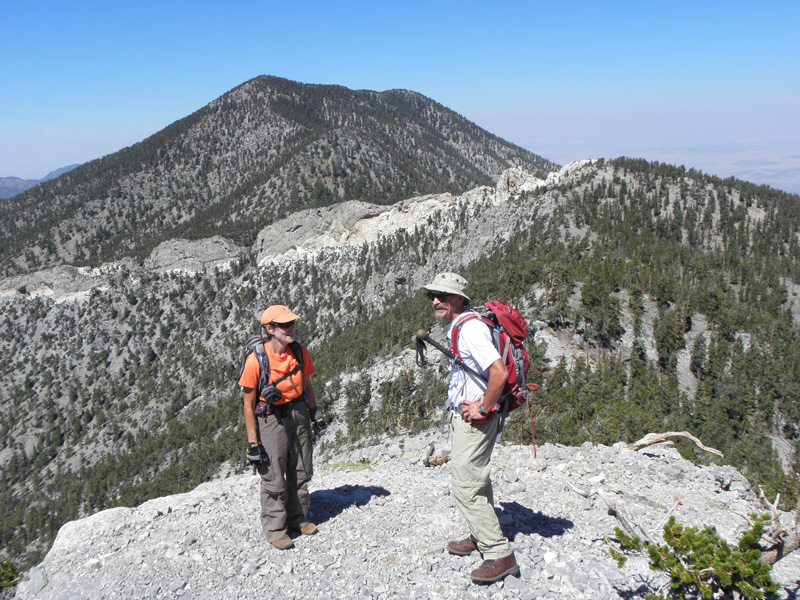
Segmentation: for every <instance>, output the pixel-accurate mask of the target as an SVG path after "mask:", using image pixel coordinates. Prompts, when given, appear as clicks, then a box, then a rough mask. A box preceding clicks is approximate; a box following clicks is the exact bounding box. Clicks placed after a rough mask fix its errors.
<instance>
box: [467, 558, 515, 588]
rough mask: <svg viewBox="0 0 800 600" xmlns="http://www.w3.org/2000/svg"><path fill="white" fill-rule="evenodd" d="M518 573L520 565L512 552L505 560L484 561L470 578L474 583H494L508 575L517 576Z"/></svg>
mask: <svg viewBox="0 0 800 600" xmlns="http://www.w3.org/2000/svg"><path fill="white" fill-rule="evenodd" d="M517 573H519V565H518V564H517V559H516V558H515V557H514V553H513V552H512V553H511V554H509V555H508V556H504V557H503V558H497V559H494V560H492V559H489V560H485V561H483V564H481V566H480V567H478V568H477V569H475V570H474V571H473V572H472V573H470V574H469V576H470V577H472V579H473V580H474V581H483V582H492V581H498V580H500V579H502V578H503V577H505V576H506V575H516V574H517Z"/></svg>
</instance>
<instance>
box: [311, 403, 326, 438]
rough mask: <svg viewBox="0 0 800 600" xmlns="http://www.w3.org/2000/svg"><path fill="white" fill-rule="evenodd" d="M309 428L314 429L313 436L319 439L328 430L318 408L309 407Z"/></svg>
mask: <svg viewBox="0 0 800 600" xmlns="http://www.w3.org/2000/svg"><path fill="white" fill-rule="evenodd" d="M311 429H312V430H313V431H314V438H315V439H317V440H318V439H319V438H321V437H322V436H323V435H325V432H326V431H327V430H328V424H327V423H326V422H325V419H323V418H322V413H320V410H319V408H313V409H311Z"/></svg>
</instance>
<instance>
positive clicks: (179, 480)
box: [0, 159, 800, 564]
mask: <svg viewBox="0 0 800 600" xmlns="http://www.w3.org/2000/svg"><path fill="white" fill-rule="evenodd" d="M798 201H799V199H798V197H797V196H793V195H788V194H784V193H781V192H776V191H775V190H772V189H770V188H765V187H755V186H751V185H749V184H746V183H743V182H739V181H734V180H724V181H722V180H718V179H715V178H711V177H707V176H704V175H702V174H700V173H696V172H693V171H688V172H687V171H686V170H685V169H683V168H676V167H670V166H667V165H659V164H651V163H645V162H643V161H631V160H627V159H619V160H616V161H612V162H604V161H595V162H589V161H586V162H583V163H576V164H572V165H568V166H567V167H565V168H564V169H562V170H561V171H560V172H558V173H552V174H551V175H550V176H549V177H548V178H547V180H542V179H539V178H537V177H535V176H534V175H533V174H531V173H528V172H526V171H524V170H523V169H511V170H509V171H506V172H505V173H503V174H502V175H501V176H500V177H499V179H498V181H497V184H496V185H495V186H494V187H490V186H479V187H476V188H474V189H472V190H470V191H468V192H466V193H464V194H460V195H452V194H434V195H425V196H419V197H415V198H411V199H408V200H403V201H401V202H397V203H395V204H393V205H391V206H380V205H377V204H367V203H362V202H345V203H340V204H337V205H335V206H330V207H327V208H314V209H309V210H305V211H301V212H299V213H296V214H293V215H291V216H289V217H287V218H286V219H282V220H280V221H276V222H274V223H272V224H271V225H269V226H267V227H265V228H264V229H263V230H262V231H261V233H260V234H259V235H258V236H257V237H256V239H255V241H254V243H253V244H252V245H248V246H237V245H235V244H233V243H231V242H228V241H226V240H223V239H222V238H213V239H208V240H205V241H199V242H187V241H181V240H171V241H169V242H165V243H164V244H162V245H161V246H159V247H158V248H157V249H156V250H155V251H154V252H153V253H152V254H151V255H150V256H149V257H148V258H147V259H146V260H145V261H143V262H138V261H136V260H131V259H125V260H121V261H117V262H114V263H108V264H105V265H103V266H102V267H101V268H75V267H67V266H62V267H58V268H56V269H51V270H45V271H41V272H38V273H33V274H30V275H24V276H16V277H13V278H6V279H4V280H2V281H0V310H2V314H1V315H0V400H1V401H0V411H2V418H0V439H1V440H2V447H1V448H0V468H2V472H1V474H0V515H2V518H1V519H0V544H1V545H2V548H4V551H5V552H6V553H8V554H10V555H12V556H14V557H16V558H17V560H19V561H20V562H21V563H23V564H25V563H26V562H27V563H30V562H31V561H35V560H36V559H37V557H39V556H41V552H42V551H43V550H45V549H46V548H47V545H48V544H49V542H50V541H51V540H52V537H53V536H54V535H55V532H56V531H57V529H58V527H59V526H60V525H61V524H62V523H63V522H65V521H67V520H70V519H74V518H76V517H78V516H82V515H86V514H89V513H92V512H94V511H96V510H99V509H101V508H106V507H110V506H115V505H118V504H125V505H131V504H135V503H138V502H141V501H143V500H145V499H147V498H151V497H155V496H160V495H164V494H167V493H175V492H179V491H184V490H187V489H190V488H191V487H193V486H194V485H196V484H197V483H198V482H200V481H204V480H207V479H209V478H211V477H213V476H214V474H215V473H217V472H218V471H219V470H220V469H228V468H231V467H233V468H242V467H243V461H242V459H241V443H242V440H243V439H244V438H243V435H244V434H243V430H242V424H241V416H240V415H241V400H240V398H239V396H238V392H237V391H236V390H235V388H234V385H233V380H234V375H235V365H234V357H235V354H236V352H237V351H238V348H239V347H240V346H241V344H242V342H243V340H244V339H245V338H246V337H247V335H249V334H251V333H254V332H255V331H256V329H257V318H258V315H260V313H261V311H262V310H263V308H264V307H265V306H266V305H268V304H271V303H276V302H281V303H286V304H289V305H290V306H292V308H293V309H294V310H296V311H297V312H298V313H299V314H300V315H302V317H303V319H302V321H301V324H302V327H301V329H300V332H299V337H300V338H301V339H302V340H303V341H305V342H307V343H308V344H309V346H310V348H311V350H312V353H313V356H314V362H315V364H316V365H317V368H318V371H317V373H316V374H315V381H316V383H315V386H316V388H317V389H318V396H319V400H320V402H321V404H322V406H323V407H324V410H325V411H326V413H327V415H328V416H329V418H330V419H331V421H332V423H333V426H332V430H331V433H330V434H329V436H328V438H327V439H326V440H325V441H323V443H324V444H326V445H335V444H339V443H343V442H345V441H347V442H350V443H352V442H356V441H357V440H359V439H367V438H370V437H373V436H377V435H383V434H385V433H387V432H389V433H402V432H409V431H415V430H418V429H420V428H426V427H433V426H436V423H437V418H438V410H437V407H439V406H440V405H441V399H442V395H443V393H444V388H443V382H442V381H441V380H438V379H437V377H436V372H435V362H434V361H431V366H429V367H426V368H418V367H416V366H415V365H414V358H413V356H414V354H413V346H412V344H411V340H412V338H413V334H414V332H415V331H416V330H417V329H418V328H419V327H433V326H434V324H433V318H432V315H431V311H430V306H429V303H428V302H427V301H426V300H425V299H424V297H423V296H422V294H421V293H419V291H418V290H419V286H420V285H422V284H424V283H426V282H427V281H428V280H429V278H430V277H431V276H432V275H433V274H434V273H435V272H437V271H441V270H450V269H452V270H457V271H460V272H462V273H463V274H464V275H465V276H466V277H467V279H468V280H469V281H470V291H471V295H472V297H473V299H474V300H475V301H476V302H481V301H483V300H485V299H487V298H501V299H504V300H510V301H513V302H514V303H516V304H517V305H518V306H519V307H520V308H521V309H522V310H523V312H524V313H525V315H526V317H527V318H528V320H529V322H530V323H531V325H532V327H531V329H532V335H531V336H530V338H529V340H528V349H529V352H530V354H531V357H532V368H531V373H530V379H531V380H532V381H535V382H539V383H542V384H543V385H542V391H541V392H539V393H537V394H535V395H534V396H533V398H532V401H531V410H532V414H533V416H534V421H535V425H536V436H537V440H538V441H540V442H544V441H551V442H557V443H565V444H576V445H577V444H579V443H581V442H583V441H586V440H589V441H593V442H602V443H609V442H610V443H613V442H616V441H619V440H627V441H632V440H633V439H637V438H638V437H641V436H642V435H644V434H645V433H647V432H648V431H663V430H676V429H677V430H683V429H686V430H689V431H691V432H692V433H694V434H695V435H697V436H698V437H700V438H701V439H702V440H703V441H704V442H705V443H706V444H708V445H710V446H714V447H716V448H718V449H720V450H721V451H722V452H724V453H725V458H724V461H725V462H729V463H731V464H734V465H735V466H736V467H737V468H739V469H740V470H742V472H743V473H745V474H746V475H747V476H748V477H749V478H750V479H751V481H753V482H754V483H760V484H764V485H765V487H766V488H767V489H768V490H770V491H772V492H774V491H776V490H781V491H783V492H784V497H785V498H786V497H787V494H788V498H790V499H791V498H792V494H793V493H794V492H793V485H792V480H791V478H790V477H789V476H787V473H790V472H791V471H792V469H797V468H798V466H800V465H798V461H797V453H795V452H794V446H795V444H796V440H797V436H798V427H799V426H800V409H798V406H800V402H798V401H799V400H800V364H798V360H797V358H798V357H797V347H798V343H797V342H798V340H797V337H798V325H797V317H796V313H797V305H798V299H797V296H796V293H797V291H796V284H797V281H798V279H799V278H800V273H798V230H800V227H799V226H798V212H797V207H798ZM433 331H434V332H439V334H440V329H438V328H437V327H434V329H433ZM429 358H433V357H429ZM527 420H528V415H527V414H525V411H517V413H515V414H514V417H513V419H512V420H511V423H510V424H509V425H508V426H507V430H506V433H505V434H504V435H505V436H506V440H507V441H509V442H511V441H513V440H522V439H524V438H525V436H528V437H529V435H530V434H529V433H526V432H527V431H528V430H529V426H528V424H527ZM777 444H780V445H781V446H780V447H782V448H784V449H785V450H786V451H785V452H784V454H783V459H784V466H783V468H782V467H781V464H780V461H779V458H780V457H779V455H778V454H777V453H776V452H775V450H774V448H775V447H777V446H776V445H777ZM683 450H684V452H686V454H687V455H689V456H692V457H693V458H695V459H696V460H706V458H707V457H703V456H694V455H693V453H694V450H693V448H683Z"/></svg>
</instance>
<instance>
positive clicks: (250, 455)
mask: <svg viewBox="0 0 800 600" xmlns="http://www.w3.org/2000/svg"><path fill="white" fill-rule="evenodd" d="M244 455H245V456H246V457H247V460H249V461H250V463H251V464H254V465H260V464H261V463H262V462H263V463H267V464H269V457H268V456H267V451H266V450H265V449H264V446H262V445H261V444H259V443H257V442H253V443H252V444H247V448H245V451H244Z"/></svg>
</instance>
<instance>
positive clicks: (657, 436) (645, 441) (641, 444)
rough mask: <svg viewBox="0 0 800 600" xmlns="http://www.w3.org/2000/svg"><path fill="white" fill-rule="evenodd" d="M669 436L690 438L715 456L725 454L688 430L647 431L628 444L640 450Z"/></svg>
mask: <svg viewBox="0 0 800 600" xmlns="http://www.w3.org/2000/svg"><path fill="white" fill-rule="evenodd" d="M670 437H685V438H688V439H690V440H692V441H693V442H694V443H695V444H696V445H697V447H698V448H701V449H702V450H705V451H706V452H711V453H712V454H716V455H717V456H725V455H724V454H722V452H720V451H719V450H717V449H716V448H710V447H708V446H706V445H705V444H703V442H701V441H700V440H698V439H697V438H696V437H694V436H693V435H692V434H691V433H689V432H688V431H666V432H664V433H648V434H647V435H646V436H644V437H643V438H642V439H640V440H639V441H638V442H634V443H633V444H631V445H630V446H628V447H629V448H630V449H631V450H640V449H642V448H646V447H647V446H652V445H653V444H659V443H661V442H666V441H667V438H670Z"/></svg>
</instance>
